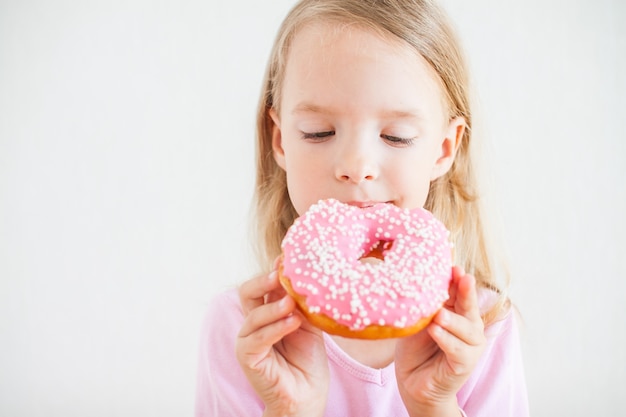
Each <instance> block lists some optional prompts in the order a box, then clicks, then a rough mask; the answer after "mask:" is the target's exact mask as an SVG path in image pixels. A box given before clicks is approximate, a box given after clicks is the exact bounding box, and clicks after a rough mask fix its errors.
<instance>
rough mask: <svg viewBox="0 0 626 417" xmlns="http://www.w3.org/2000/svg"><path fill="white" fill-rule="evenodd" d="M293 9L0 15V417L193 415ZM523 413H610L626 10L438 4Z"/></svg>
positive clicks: (621, 275)
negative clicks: (499, 268) (454, 60)
mask: <svg viewBox="0 0 626 417" xmlns="http://www.w3.org/2000/svg"><path fill="white" fill-rule="evenodd" d="M292 4H293V1H291V0H289V1H288V0H282V1H276V0H272V1H271V2H269V1H264V2H260V1H254V0H240V1H237V2H234V1H233V2H226V1H219V2H218V1H216V0H185V1H174V0H165V1H159V2H151V1H147V0H129V1H128V0H125V1H122V0H117V1H116V0H113V1H98V2H96V1H74V2H73V1H69V0H58V1H43V0H30V1H28V0H19V1H18V0H3V1H0V415H2V416H137V415H142V416H148V415H150V416H183V415H191V414H192V412H193V411H192V410H193V399H194V395H195V393H194V390H195V365H196V355H197V352H196V346H197V338H198V331H199V328H200V322H201V319H202V316H203V312H204V310H205V308H206V305H207V303H208V302H209V300H210V298H211V296H212V295H213V294H215V293H216V292H218V291H221V290H223V289H224V288H226V287H228V286H231V285H234V284H236V283H237V282H239V281H241V280H243V279H244V278H246V277H247V274H248V273H249V272H250V267H249V265H250V262H249V252H248V249H247V244H248V242H247V239H246V227H247V225H246V222H247V215H248V208H249V202H250V198H251V193H252V184H253V172H254V170H253V124H254V113H255V106H256V102H257V97H258V92H259V89H260V81H261V76H262V72H263V68H264V65H265V62H266V58H267V55H268V53H269V49H270V46H271V42H272V39H273V36H274V34H275V32H276V29H277V27H278V25H279V22H280V20H281V19H282V17H283V16H284V15H285V13H286V11H287V9H288V8H289V7H290V6H291V5H292ZM445 5H446V7H447V8H448V10H449V11H450V13H451V15H452V16H453V19H454V21H455V22H456V24H457V26H458V29H459V31H460V34H461V37H462V39H463V43H464V45H465V47H466V50H467V52H468V56H469V60H470V65H471V69H472V78H473V80H474V82H475V84H474V85H475V90H476V93H477V94H476V101H477V104H478V106H477V109H476V110H477V115H478V117H479V119H480V123H479V125H478V126H477V129H476V130H477V132H478V133H477V135H476V136H477V137H480V138H481V140H482V141H483V145H484V149H485V151H486V154H487V162H488V163H489V165H487V166H488V169H486V172H487V173H488V174H489V179H490V181H489V183H490V184H491V186H490V187H491V188H490V189H491V192H490V193H489V194H488V195H487V196H486V198H487V199H488V201H489V202H490V203H491V207H493V208H494V210H493V212H494V215H493V217H494V218H496V219H499V223H501V229H502V232H503V233H502V236H503V242H504V244H505V245H506V248H507V249H508V253H509V256H510V261H511V268H512V270H513V272H514V280H513V284H512V287H511V296H512V298H513V300H514V302H515V303H516V304H517V306H518V307H519V309H520V310H521V313H522V316H523V317H524V329H523V334H522V337H523V342H524V345H523V346H524V355H525V362H526V368H527V381H528V388H529V394H530V401H531V410H532V415H533V416H535V417H543V416H545V417H553V416H565V415H567V416H570V417H571V416H581V417H582V416H585V417H586V416H590V415H594V416H605V417H606V416H623V415H625V413H626V412H625V411H624V410H625V409H626V408H625V407H626V406H625V405H624V400H623V391H624V388H625V387H626V357H625V352H626V349H625V346H626V337H625V336H626V323H625V321H626V284H625V280H626V267H625V263H624V258H625V257H626V244H625V243H624V236H625V235H626V221H625V220H624V219H625V217H626V185H625V182H626V181H625V180H626V145H625V142H626V127H625V126H626V105H625V104H624V97H626V84H625V81H624V74H625V73H626V29H625V26H624V25H623V22H624V20H625V19H626V6H625V3H624V2H622V1H620V0H613V1H611V0H596V1H566V0H559V1H539V0H533V1H526V2H513V1H488V0H475V1H472V2H467V1H461V0H447V1H445Z"/></svg>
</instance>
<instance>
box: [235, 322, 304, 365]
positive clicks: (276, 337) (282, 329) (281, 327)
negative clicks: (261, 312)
mask: <svg viewBox="0 0 626 417" xmlns="http://www.w3.org/2000/svg"><path fill="white" fill-rule="evenodd" d="M301 320H302V319H301V318H300V317H299V316H297V315H295V314H292V315H289V316H287V317H285V318H283V319H280V320H278V321H275V322H272V323H271V324H268V325H266V326H264V327H261V328H259V329H258V330H256V331H254V332H252V333H249V334H247V335H245V336H243V335H242V334H240V335H239V337H237V341H236V345H235V351H236V354H237V359H238V361H239V363H241V364H242V365H245V367H249V368H251V369H256V368H257V365H258V364H259V363H260V362H261V361H262V360H263V359H265V358H267V356H268V355H269V354H270V352H271V351H272V348H273V346H274V345H276V344H277V343H278V342H279V341H280V340H282V339H283V338H284V337H285V336H287V335H288V334H290V333H292V332H293V331H295V330H296V329H297V328H298V327H299V326H300V323H301Z"/></svg>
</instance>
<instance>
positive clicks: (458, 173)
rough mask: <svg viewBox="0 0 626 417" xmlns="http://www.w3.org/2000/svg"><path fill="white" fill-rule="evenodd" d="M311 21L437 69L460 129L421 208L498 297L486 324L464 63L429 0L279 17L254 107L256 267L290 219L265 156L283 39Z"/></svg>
mask: <svg viewBox="0 0 626 417" xmlns="http://www.w3.org/2000/svg"><path fill="white" fill-rule="evenodd" d="M312 22H336V23H339V24H355V25H359V26H361V27H363V28H366V29H368V30H373V31H375V32H377V33H378V34H380V35H381V36H384V37H386V38H391V39H396V40H401V41H402V42H404V43H405V44H407V45H408V46H410V47H412V48H413V49H414V50H415V51H417V52H418V53H419V54H420V55H421V56H422V57H424V58H425V59H426V61H427V62H428V63H429V64H430V65H431V66H432V67H433V68H434V70H435V71H436V73H437V74H438V75H439V78H440V82H441V86H442V91H443V92H444V94H445V99H446V101H447V104H448V111H449V117H450V120H452V119H453V118H455V117H463V118H464V119H465V122H466V129H465V133H464V136H463V138H462V141H461V144H460V146H459V149H458V151H457V155H456V157H455V160H454V163H453V165H452V167H451V169H450V170H449V171H448V172H447V173H446V174H445V175H444V176H442V177H440V178H438V179H436V180H435V181H433V182H432V183H431V187H430V190H429V194H428V197H427V200H426V203H425V205H424V208H426V209H427V210H430V211H431V212H433V214H434V215H435V216H437V217H438V218H439V219H440V220H441V221H442V222H443V223H444V224H445V225H446V226H447V227H448V229H449V230H450V232H451V236H450V239H451V241H452V242H453V243H454V246H455V251H454V252H455V264H456V265H459V266H461V267H463V268H464V269H465V270H466V271H467V272H468V273H471V274H473V275H474V276H475V277H476V280H477V283H478V285H479V286H481V287H484V288H490V289H494V290H496V292H497V293H498V294H499V300H498V301H497V302H496V304H495V305H494V306H493V308H491V310H490V311H489V312H487V313H486V314H485V315H484V316H483V318H484V319H485V321H486V322H489V321H491V320H493V319H494V318H495V317H496V316H497V315H498V314H499V313H500V312H501V311H502V310H503V308H504V307H505V304H506V302H507V300H506V297H505V296H504V292H503V291H501V290H500V289H498V285H497V282H496V278H495V274H494V262H493V260H492V259H491V258H490V251H488V248H487V239H486V234H485V227H484V224H483V222H482V220H481V209H480V204H479V199H478V190H477V179H476V175H475V170H474V167H473V165H472V158H471V149H470V145H471V142H472V141H471V136H472V113H471V109H470V99H469V91H468V84H469V83H468V75H467V69H466V66H465V62H464V58H463V55H462V53H461V50H460V47H459V42H458V41H457V39H456V37H455V34H454V32H453V30H452V27H451V25H450V23H449V22H448V20H447V17H446V15H445V13H444V12H443V11H442V10H441V9H440V8H439V7H438V6H437V5H436V3H435V2H434V1H432V0H386V1H379V0H302V1H300V2H299V3H298V4H297V5H296V6H294V8H293V9H292V10H291V11H290V13H289V14H288V15H287V17H286V18H285V20H284V21H283V24H282V26H281V27H280V29H279V32H278V35H277V38H276V41H275V43H274V47H273V49H272V52H271V55H270V59H269V62H268V66H267V70H266V73H265V78H264V81H263V87H262V94H261V98H260V102H259V106H258V113H257V149H256V159H257V172H256V175H257V176H256V190H255V209H256V213H255V214H256V220H257V223H256V225H255V226H256V230H255V231H256V233H257V234H258V236H257V239H256V242H257V245H258V247H257V255H258V258H259V262H260V265H261V266H262V268H263V269H265V270H268V269H269V268H271V264H272V262H273V261H274V259H275V258H276V257H277V256H279V255H280V251H281V249H280V244H281V241H282V239H283V237H284V235H285V233H286V232H287V229H288V228H289V226H291V224H292V223H293V221H294V220H295V218H296V217H297V213H296V211H295V209H294V207H293V205H292V204H291V200H290V199H289V194H288V192H287V181H286V175H285V172H284V171H283V170H282V169H281V168H280V167H279V166H278V165H277V164H276V162H275V160H274V157H273V151H272V127H273V121H272V119H271V118H270V116H269V110H270V109H272V108H275V109H276V110H278V109H279V106H280V94H281V89H282V81H283V78H284V75H285V66H286V60H287V55H288V50H289V47H290V44H291V42H292V40H293V38H294V36H295V35H296V34H297V32H298V30H299V29H300V28H302V27H303V26H305V25H306V24H309V23H312Z"/></svg>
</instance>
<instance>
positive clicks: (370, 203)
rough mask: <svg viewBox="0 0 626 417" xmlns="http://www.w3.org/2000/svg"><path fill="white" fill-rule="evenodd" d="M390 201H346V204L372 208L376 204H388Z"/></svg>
mask: <svg viewBox="0 0 626 417" xmlns="http://www.w3.org/2000/svg"><path fill="white" fill-rule="evenodd" d="M389 203H391V201H348V202H346V204H348V205H350V206H354V207H359V208H368V207H373V206H375V205H376V204H389Z"/></svg>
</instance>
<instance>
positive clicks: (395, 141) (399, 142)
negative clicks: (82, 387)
mask: <svg viewBox="0 0 626 417" xmlns="http://www.w3.org/2000/svg"><path fill="white" fill-rule="evenodd" d="M380 137H381V138H383V139H385V140H386V141H387V142H390V143H391V144H392V145H396V146H410V145H412V144H413V142H414V141H415V138H401V137H398V136H392V135H380Z"/></svg>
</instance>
